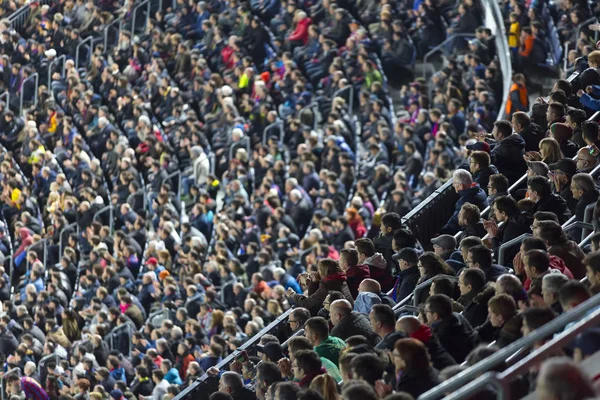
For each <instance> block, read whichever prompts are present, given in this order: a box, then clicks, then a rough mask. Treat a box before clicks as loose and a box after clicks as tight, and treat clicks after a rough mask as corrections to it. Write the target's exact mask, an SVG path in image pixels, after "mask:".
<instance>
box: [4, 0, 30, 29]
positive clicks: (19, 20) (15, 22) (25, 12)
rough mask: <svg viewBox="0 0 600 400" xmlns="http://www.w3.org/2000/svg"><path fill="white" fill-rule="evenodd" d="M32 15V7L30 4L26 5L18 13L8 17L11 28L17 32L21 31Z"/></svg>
mask: <svg viewBox="0 0 600 400" xmlns="http://www.w3.org/2000/svg"><path fill="white" fill-rule="evenodd" d="M30 13H31V7H30V6H29V4H26V5H24V6H23V7H21V8H19V9H18V10H17V11H15V12H14V13H12V14H11V15H10V16H9V17H8V22H9V23H10V26H11V28H13V29H14V30H15V31H20V30H21V28H22V27H23V25H25V22H26V21H27V18H29V14H30Z"/></svg>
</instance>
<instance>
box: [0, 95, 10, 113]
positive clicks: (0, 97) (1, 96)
mask: <svg viewBox="0 0 600 400" xmlns="http://www.w3.org/2000/svg"><path fill="white" fill-rule="evenodd" d="M5 97H6V101H5V103H6V107H7V109H8V107H10V92H9V91H8V90H7V91H6V92H4V93H2V94H0V99H3V98H5Z"/></svg>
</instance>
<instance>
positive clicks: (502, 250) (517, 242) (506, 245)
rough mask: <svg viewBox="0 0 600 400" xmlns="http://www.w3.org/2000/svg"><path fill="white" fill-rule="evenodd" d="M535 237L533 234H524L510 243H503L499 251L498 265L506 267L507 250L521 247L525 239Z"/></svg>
mask: <svg viewBox="0 0 600 400" xmlns="http://www.w3.org/2000/svg"><path fill="white" fill-rule="evenodd" d="M532 236H533V235H532V234H531V233H524V234H522V235H521V236H517V237H516V238H514V239H511V240H509V241H508V242H505V243H502V244H501V245H500V248H499V249H498V254H497V256H498V264H500V265H504V254H506V250H507V249H509V248H511V247H514V246H516V245H521V242H522V241H523V239H526V238H528V237H532Z"/></svg>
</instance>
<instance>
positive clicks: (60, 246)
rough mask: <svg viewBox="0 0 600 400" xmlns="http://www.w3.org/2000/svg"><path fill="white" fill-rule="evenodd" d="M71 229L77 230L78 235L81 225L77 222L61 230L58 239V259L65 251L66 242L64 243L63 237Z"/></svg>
mask: <svg viewBox="0 0 600 400" xmlns="http://www.w3.org/2000/svg"><path fill="white" fill-rule="evenodd" d="M71 228H75V231H76V232H77V233H79V224H78V223H77V222H73V223H72V224H69V225H67V226H65V227H64V228H62V229H61V231H60V234H59V235H60V236H59V237H58V257H59V258H60V257H62V255H63V250H64V242H63V236H64V233H65V231H66V230H67V229H71Z"/></svg>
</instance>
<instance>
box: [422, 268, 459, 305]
mask: <svg viewBox="0 0 600 400" xmlns="http://www.w3.org/2000/svg"><path fill="white" fill-rule="evenodd" d="M442 276H443V277H444V278H448V279H450V280H451V281H452V282H458V277H457V276H453V275H446V274H439V275H436V276H434V277H433V278H430V279H427V280H426V281H425V282H421V283H419V284H418V285H417V286H416V287H415V291H414V292H413V305H414V306H415V307H417V306H418V305H419V294H420V293H421V292H422V291H423V290H424V289H428V288H429V286H431V284H432V283H433V281H435V280H436V279H438V278H440V277H442Z"/></svg>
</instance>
